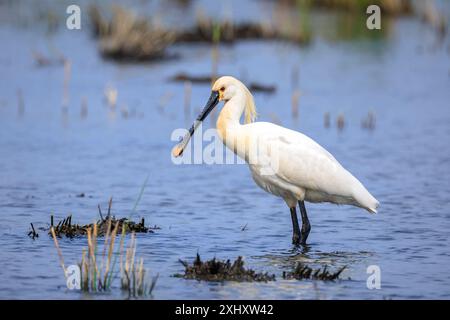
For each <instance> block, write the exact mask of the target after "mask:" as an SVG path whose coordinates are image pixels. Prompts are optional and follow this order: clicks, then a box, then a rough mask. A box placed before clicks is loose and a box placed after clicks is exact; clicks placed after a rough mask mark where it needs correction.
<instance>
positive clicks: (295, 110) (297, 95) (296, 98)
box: [292, 89, 301, 119]
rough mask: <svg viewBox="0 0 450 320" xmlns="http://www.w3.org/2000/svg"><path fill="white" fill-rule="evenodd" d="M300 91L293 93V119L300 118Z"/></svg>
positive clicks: (296, 90)
mask: <svg viewBox="0 0 450 320" xmlns="http://www.w3.org/2000/svg"><path fill="white" fill-rule="evenodd" d="M300 95H301V93H300V90H298V89H295V90H294V92H293V93H292V117H293V118H294V119H297V118H298V109H299V101H300Z"/></svg>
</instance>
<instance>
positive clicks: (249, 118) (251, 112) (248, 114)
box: [243, 85, 258, 123]
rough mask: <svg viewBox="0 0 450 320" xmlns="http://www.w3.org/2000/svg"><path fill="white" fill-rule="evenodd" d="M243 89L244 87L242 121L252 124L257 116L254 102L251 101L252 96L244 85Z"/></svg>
mask: <svg viewBox="0 0 450 320" xmlns="http://www.w3.org/2000/svg"><path fill="white" fill-rule="evenodd" d="M243 87H244V89H245V93H246V99H245V109H244V120H245V123H252V122H254V121H255V120H256V117H257V115H258V114H257V113H256V106H255V100H254V99H253V95H252V93H251V92H250V90H248V89H247V87H246V86H245V85H244V86H243Z"/></svg>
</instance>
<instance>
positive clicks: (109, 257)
mask: <svg viewBox="0 0 450 320" xmlns="http://www.w3.org/2000/svg"><path fill="white" fill-rule="evenodd" d="M118 229H119V222H116V226H115V227H114V230H113V232H112V235H111V239H110V242H109V251H108V262H107V263H106V267H105V275H104V280H103V282H104V284H105V286H106V288H109V284H108V282H107V279H108V273H109V270H110V265H111V256H112V253H113V251H114V242H115V240H116V235H117V230H118Z"/></svg>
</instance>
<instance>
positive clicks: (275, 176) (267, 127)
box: [172, 76, 379, 245]
mask: <svg viewBox="0 0 450 320" xmlns="http://www.w3.org/2000/svg"><path fill="white" fill-rule="evenodd" d="M219 101H224V102H225V104H224V106H223V108H222V111H221V112H220V114H219V117H218V119H217V131H218V134H219V137H220V139H221V140H222V141H223V143H224V144H225V145H226V146H227V147H228V148H229V149H230V150H232V151H233V152H235V153H236V154H237V155H238V156H240V157H241V158H243V159H245V161H246V162H247V163H248V165H249V168H250V171H251V173H252V176H253V179H254V180H255V182H256V184H257V185H258V186H260V187H261V188H262V189H264V190H265V191H267V192H269V193H271V194H273V195H275V196H278V197H281V198H283V199H284V201H285V202H286V204H287V205H288V207H289V209H290V212H291V218H292V226H293V236H292V242H293V243H294V244H302V245H303V244H306V239H307V238H308V235H309V232H310V230H311V226H310V223H309V220H308V216H307V213H306V208H305V203H304V202H305V201H307V202H313V203H318V202H331V203H335V204H347V205H353V206H357V207H361V208H363V209H366V210H367V211H369V212H370V213H376V212H377V207H378V205H379V202H378V201H377V200H376V199H375V198H374V197H373V196H372V195H371V194H370V193H369V192H368V191H367V189H366V188H365V187H364V186H363V185H362V183H361V182H360V181H359V180H358V179H356V178H355V177H354V176H353V175H352V174H351V173H350V172H348V171H347V170H346V169H345V168H344V167H342V166H341V164H340V163H339V162H338V161H337V160H336V159H335V158H334V157H333V156H332V155H331V154H330V153H329V152H328V151H327V150H325V149H324V148H323V147H321V146H320V145H319V144H318V143H316V142H315V141H314V140H312V139H311V138H309V137H308V136H306V135H304V134H302V133H300V132H297V131H293V130H290V129H286V128H283V127H281V126H278V125H275V124H273V123H269V122H254V121H255V118H256V108H255V104H254V100H253V96H252V94H251V93H250V91H249V90H248V89H247V87H246V86H245V85H244V84H243V83H242V82H240V81H239V80H237V79H235V78H233V77H230V76H224V77H221V78H219V79H218V80H217V81H216V82H215V83H214V85H213V87H212V93H211V96H210V98H209V100H208V102H207V104H206V106H205V108H204V109H203V111H202V112H201V113H200V115H199V116H198V118H197V121H196V122H194V124H193V125H192V127H191V128H190V130H189V133H188V134H187V135H186V136H185V138H184V139H183V141H181V142H180V143H179V144H178V145H177V146H175V148H174V149H173V151H172V153H173V155H174V156H176V157H177V156H179V155H181V154H182V152H183V150H184V148H185V147H186V145H187V144H188V142H189V139H190V137H191V136H192V135H193V133H194V131H195V129H196V128H197V127H198V125H199V124H200V123H201V122H202V121H203V120H204V119H205V118H206V117H207V115H208V114H209V113H210V112H211V110H212V109H213V108H214V107H215V106H216V105H217V104H218V103H219ZM244 113H245V124H241V123H240V119H241V116H242V114H244ZM297 203H298V204H299V207H300V212H301V218H302V228H301V231H300V228H299V224H298V219H297V212H296V206H297Z"/></svg>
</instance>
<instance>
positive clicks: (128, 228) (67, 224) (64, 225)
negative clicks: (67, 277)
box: [48, 215, 154, 238]
mask: <svg viewBox="0 0 450 320" xmlns="http://www.w3.org/2000/svg"><path fill="white" fill-rule="evenodd" d="M50 220H51V221H50V229H51V227H53V229H54V231H55V234H56V236H57V237H62V236H66V237H68V238H73V237H78V236H85V235H87V230H88V229H91V230H93V229H94V223H90V224H85V225H79V224H73V223H72V215H70V216H68V217H67V218H65V219H63V220H61V221H59V222H58V223H57V224H56V225H54V224H53V216H51V218H50ZM116 223H118V224H119V225H118V232H119V233H121V232H122V229H123V228H125V233H130V232H136V233H139V232H140V233H147V232H153V230H152V229H154V228H150V227H146V226H145V220H144V218H142V219H141V221H140V222H139V223H138V222H134V221H131V220H129V219H127V218H122V219H116V217H110V216H107V217H106V218H105V219H100V220H98V221H97V222H96V224H97V230H98V236H99V237H102V236H105V235H106V233H107V231H108V228H109V226H110V225H116ZM50 229H49V230H48V234H49V235H51V230H50Z"/></svg>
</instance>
